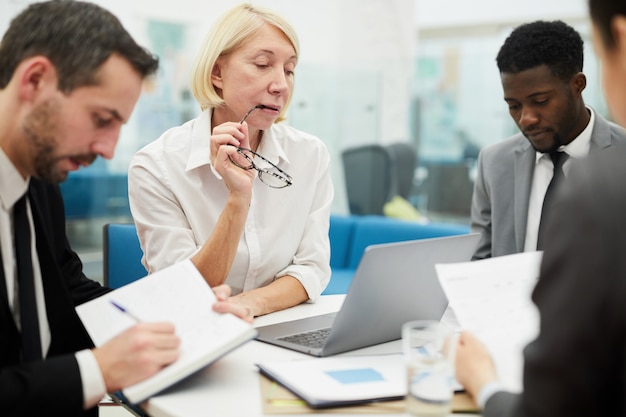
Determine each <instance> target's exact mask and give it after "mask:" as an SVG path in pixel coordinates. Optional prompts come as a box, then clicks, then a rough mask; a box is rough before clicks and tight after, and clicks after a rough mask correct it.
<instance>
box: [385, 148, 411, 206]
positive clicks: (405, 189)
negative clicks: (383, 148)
mask: <svg viewBox="0 0 626 417" xmlns="http://www.w3.org/2000/svg"><path fill="white" fill-rule="evenodd" d="M387 151H389V153H390V154H391V161H392V165H391V166H392V169H391V175H392V185H393V187H394V189H393V191H392V197H393V196H394V195H399V196H400V197H402V198H404V199H405V200H408V199H409V197H410V196H411V192H412V191H413V180H414V178H415V169H416V168H417V148H416V146H415V145H414V144H412V143H410V142H396V143H391V144H389V145H387Z"/></svg>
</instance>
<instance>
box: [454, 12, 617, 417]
mask: <svg viewBox="0 0 626 417" xmlns="http://www.w3.org/2000/svg"><path fill="white" fill-rule="evenodd" d="M589 5H590V11H591V17H592V24H593V29H594V44H595V48H596V52H597V54H598V57H599V58H600V60H601V61H602V71H603V79H604V85H605V94H606V96H607V102H608V103H609V108H610V110H611V112H612V113H613V115H614V116H615V118H616V120H617V121H618V122H619V123H620V124H622V125H624V124H626V93H625V91H626V3H624V2H616V1H614V0H590V1H589ZM607 87H608V88H607ZM624 178H626V148H625V147H624V146H623V145H617V146H615V147H614V148H613V149H612V151H611V152H610V153H607V152H604V153H601V154H598V155H593V156H589V158H588V159H587V160H585V161H584V162H583V163H581V164H579V166H577V167H576V170H572V179H574V180H575V181H571V182H570V181H568V183H566V186H565V187H563V189H562V190H561V191H562V194H561V195H558V197H559V199H557V201H556V203H555V210H554V211H553V212H552V213H551V214H550V215H549V217H548V219H547V220H548V232H552V234H551V236H552V238H551V239H552V240H551V243H550V245H549V246H547V247H546V250H545V252H544V256H543V261H542V265H541V271H540V277H539V281H538V284H537V286H536V288H535V290H534V292H533V301H534V302H535V304H536V305H537V307H538V309H539V313H540V317H541V328H540V334H539V336H538V337H537V339H536V340H534V341H533V342H532V343H530V344H529V345H528V346H527V347H526V349H525V351H524V359H525V362H524V389H523V392H522V393H521V394H519V395H516V394H512V393H508V392H505V391H503V390H502V389H501V387H500V386H499V384H498V382H497V375H496V370H495V369H494V365H493V362H492V360H491V357H490V356H489V353H488V352H487V350H486V348H485V346H484V345H482V343H481V342H480V341H478V340H477V339H476V338H475V337H474V336H472V335H471V334H469V333H463V334H462V335H461V338H460V342H459V346H458V350H457V379H458V381H459V382H460V383H461V384H462V385H463V386H464V387H465V388H466V389H467V391H468V392H469V393H470V395H472V396H473V397H474V398H476V399H477V401H478V403H479V405H480V406H481V407H482V408H483V415H484V416H485V417H491V416H525V417H531V416H550V417H552V416H568V417H573V416H626V337H625V335H626V309H625V308H624V303H625V300H626V257H625V256H624V248H626V216H624V213H625V212H626V188H625V187H624Z"/></svg>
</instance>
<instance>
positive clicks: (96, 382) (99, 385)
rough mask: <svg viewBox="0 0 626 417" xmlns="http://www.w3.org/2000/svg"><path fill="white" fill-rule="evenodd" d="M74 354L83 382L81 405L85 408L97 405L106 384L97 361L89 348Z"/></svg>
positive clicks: (103, 394)
mask: <svg viewBox="0 0 626 417" xmlns="http://www.w3.org/2000/svg"><path fill="white" fill-rule="evenodd" d="M75 356H76V361H77V362H78V369H79V370H80V378H81V381H82V384H83V405H84V407H85V410H87V409H89V408H92V407H94V406H96V405H98V402H100V400H101V399H102V398H103V397H104V396H105V395H106V385H105V384H104V378H103V377H102V372H100V366H99V365H98V361H96V357H95V356H94V354H93V352H92V351H91V350H89V349H85V350H81V351H80V352H77V353H76V355H75Z"/></svg>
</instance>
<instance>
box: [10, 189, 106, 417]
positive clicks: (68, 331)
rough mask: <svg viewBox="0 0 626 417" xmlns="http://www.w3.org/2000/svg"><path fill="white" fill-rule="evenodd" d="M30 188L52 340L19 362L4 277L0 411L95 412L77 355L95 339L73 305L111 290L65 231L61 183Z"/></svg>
mask: <svg viewBox="0 0 626 417" xmlns="http://www.w3.org/2000/svg"><path fill="white" fill-rule="evenodd" d="M28 193H29V199H30V203H31V207H32V214H33V221H34V223H35V231H36V240H37V253H38V256H39V262H40V265H41V273H42V280H43V287H44V294H45V299H46V311H47V315H48V321H49V324H50V332H51V343H50V349H49V351H48V354H47V358H46V360H44V361H42V362H38V363H29V364H24V363H20V362H21V361H20V337H19V334H18V331H17V328H16V326H15V322H14V320H13V317H12V315H11V312H10V309H9V306H8V302H7V294H6V283H5V282H0V410H1V411H0V413H1V414H2V415H3V416H26V415H27V416H35V415H63V416H79V415H94V416H95V415H97V408H93V409H91V410H88V411H87V412H84V411H83V392H82V383H81V378H80V373H79V369H78V363H77V362H76V359H75V357H74V353H75V352H77V351H79V350H81V349H85V348H90V347H93V344H92V342H91V339H90V338H89V336H88V334H87V332H86V331H85V328H84V327H83V325H82V323H81V321H80V319H79V318H78V316H77V314H76V311H75V309H74V307H75V306H76V305H78V304H81V303H83V302H85V301H87V300H90V299H92V298H95V297H97V296H100V295H102V294H104V293H106V292H107V291H109V290H108V289H106V288H104V287H102V286H100V284H98V283H97V282H94V281H91V280H89V279H88V278H87V277H85V275H84V274H83V272H82V263H81V261H80V259H79V258H78V256H77V255H76V253H75V252H74V251H72V249H71V247H70V245H69V242H68V240H67V236H66V233H65V212H64V207H63V200H62V197H61V193H60V190H59V187H57V186H52V185H47V184H45V183H43V182H41V181H38V180H35V179H31V182H30V187H29V191H28ZM0 281H1V280H0Z"/></svg>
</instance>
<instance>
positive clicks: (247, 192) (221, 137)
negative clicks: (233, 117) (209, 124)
mask: <svg viewBox="0 0 626 417" xmlns="http://www.w3.org/2000/svg"><path fill="white" fill-rule="evenodd" d="M210 140H211V164H212V165H213V167H214V168H215V170H216V171H217V173H218V174H219V175H220V176H221V177H222V178H223V179H224V183H225V184H226V187H228V189H229V191H230V192H231V194H240V195H243V196H245V197H247V198H248V199H249V198H250V196H251V193H252V181H253V180H254V178H255V177H256V170H255V169H244V168H241V167H246V166H249V165H250V161H248V160H247V159H246V158H245V157H243V156H242V155H240V154H239V153H238V152H237V148H249V146H250V141H249V139H248V124H247V123H245V122H244V123H243V124H239V123H235V122H226V123H223V124H221V125H219V126H216V127H215V128H213V134H212V135H211V139H210ZM231 159H232V160H233V161H235V162H236V163H237V164H239V165H240V166H237V165H235V164H234V163H233V162H232V161H231Z"/></svg>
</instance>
